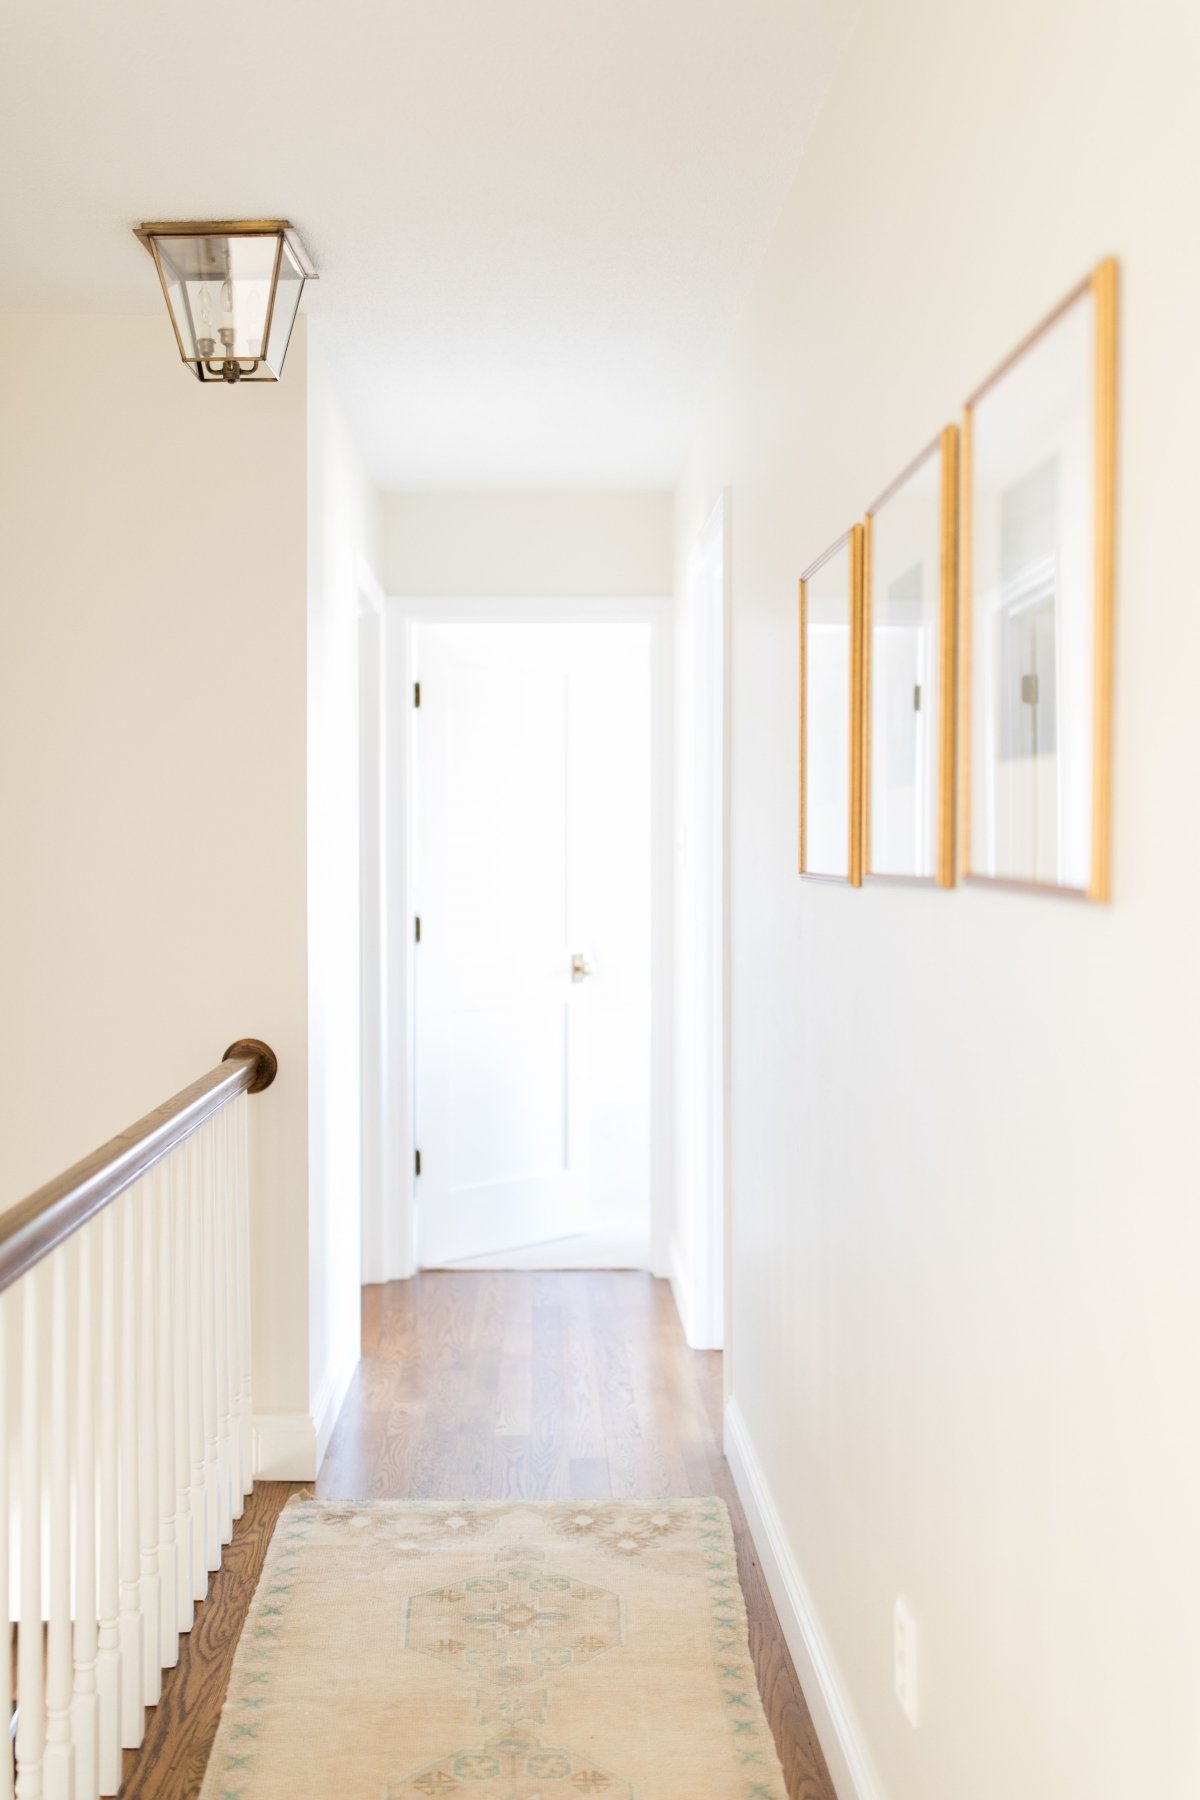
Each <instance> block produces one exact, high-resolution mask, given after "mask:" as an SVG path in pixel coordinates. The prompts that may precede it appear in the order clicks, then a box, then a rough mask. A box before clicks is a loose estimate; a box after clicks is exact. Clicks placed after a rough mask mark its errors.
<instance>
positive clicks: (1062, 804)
mask: <svg viewBox="0 0 1200 1800" xmlns="http://www.w3.org/2000/svg"><path fill="white" fill-rule="evenodd" d="M1117 286H1118V279H1117V264H1116V261H1115V259H1113V258H1107V259H1106V260H1105V261H1103V262H1101V263H1100V264H1099V265H1098V266H1097V267H1096V268H1095V269H1094V270H1093V271H1092V273H1091V274H1090V275H1089V276H1088V277H1087V278H1086V280H1084V281H1082V282H1081V283H1080V284H1079V286H1078V287H1076V288H1075V289H1073V291H1072V292H1071V293H1070V294H1068V295H1067V297H1066V298H1065V299H1064V300H1063V301H1062V302H1061V304H1060V305H1059V306H1057V307H1056V308H1055V309H1054V311H1053V312H1052V313H1051V314H1050V315H1049V316H1048V317H1047V318H1046V319H1044V320H1043V321H1042V323H1041V324H1040V325H1039V326H1038V327H1037V328H1036V330H1034V331H1033V332H1031V333H1030V334H1029V336H1028V337H1027V338H1026V339H1025V340H1024V341H1023V342H1022V343H1021V344H1020V345H1019V346H1018V347H1017V349H1016V350H1014V351H1013V352H1012V354H1011V355H1010V356H1009V357H1007V358H1006V360H1005V361H1004V362H1003V363H1001V364H1000V366H999V368H997V369H996V370H995V371H994V372H993V374H992V375H990V376H989V377H988V379H987V380H986V381H985V382H984V383H983V384H982V385H981V386H980V387H979V388H977V389H976V391H975V393H973V394H972V395H971V397H970V399H969V400H968V401H967V404H966V407H965V408H964V411H963V423H962V452H961V455H962V485H961V495H962V498H961V543H960V577H959V592H960V607H959V641H960V662H959V821H958V842H959V856H958V866H959V873H960V875H961V877H962V878H963V880H965V881H970V882H989V883H993V884H998V885H1001V886H1005V887H1010V888H1019V889H1023V890H1026V891H1031V892H1037V893H1051V894H1063V895H1074V896H1076V897H1078V898H1083V899H1089V900H1096V901H1104V900H1107V899H1108V897H1109V881H1110V871H1109V864H1110V830H1111V827H1110V804H1111V782H1112V772H1111V768H1112V635H1113V626H1112V615H1113V579H1114V547H1115V546H1114V540H1115V490H1116V412H1117ZM1089 340H1090V341H1089ZM1056 344H1058V345H1059V349H1058V350H1057V351H1056V350H1055V345H1056ZM1055 355H1057V356H1058V358H1059V365H1058V366H1056V364H1055V361H1054V358H1055ZM1035 369H1036V371H1037V374H1036V378H1035V373H1034V371H1035ZM1022 375H1023V377H1024V380H1025V383H1026V388H1025V395H1026V398H1025V400H1024V402H1022V400H1021V399H1020V395H1021V392H1022V390H1021V389H1020V387H1019V386H1018V385H1017V383H1018V380H1019V378H1020V377H1021V376H1022ZM1048 377H1049V379H1048ZM1056 381H1057V382H1058V384H1059V386H1060V387H1061V388H1062V391H1063V393H1064V394H1069V396H1070V397H1073V398H1074V400H1075V402H1076V412H1075V414H1074V415H1072V416H1070V419H1069V425H1070V431H1071V433H1072V434H1073V435H1072V436H1071V438H1070V441H1069V444H1068V449H1067V450H1065V451H1063V452H1062V455H1061V456H1060V458H1059V461H1060V462H1064V461H1065V464H1066V466H1067V468H1068V475H1069V480H1068V479H1064V480H1061V481H1060V480H1059V478H1058V464H1057V463H1056V464H1055V469H1054V471H1053V472H1054V480H1053V482H1050V481H1049V480H1045V481H1043V482H1042V486H1043V487H1044V488H1047V489H1053V493H1052V496H1051V497H1052V499H1053V500H1054V502H1055V506H1054V509H1053V516H1054V521H1055V524H1054V531H1055V532H1056V533H1057V536H1052V535H1051V533H1050V531H1049V528H1048V527H1046V526H1045V524H1044V520H1045V519H1046V518H1047V517H1048V516H1049V514H1050V512H1051V510H1052V509H1051V507H1050V506H1048V505H1047V504H1046V500H1045V496H1043V497H1042V499H1041V500H1040V501H1039V500H1038V499H1037V497H1036V496H1034V497H1032V498H1031V496H1030V494H1029V493H1024V494H1022V493H1021V492H1020V491H1019V490H1022V489H1024V488H1028V485H1029V483H1030V482H1031V481H1032V480H1033V478H1034V476H1035V475H1036V476H1045V475H1047V472H1048V471H1049V470H1050V464H1051V462H1053V461H1054V458H1053V457H1051V458H1049V459H1047V458H1046V457H1045V456H1044V455H1043V458H1042V461H1041V462H1040V463H1037V464H1035V463H1034V461H1033V460H1032V459H1033V458H1034V457H1035V456H1038V455H1042V452H1043V450H1044V448H1045V445H1044V444H1042V445H1041V446H1040V447H1039V445H1038V444H1037V443H1036V442H1032V441H1031V442H1030V443H1029V444H1028V445H1026V444H1024V443H1022V442H1021V438H1022V434H1021V432H1020V431H1018V430H1017V429H1015V426H1016V425H1017V424H1022V423H1023V424H1026V425H1027V426H1028V430H1027V432H1026V433H1025V436H1027V437H1029V438H1030V439H1031V440H1034V439H1035V438H1036V432H1035V431H1034V426H1035V424H1036V425H1037V426H1038V428H1039V429H1041V430H1042V431H1043V436H1045V435H1046V429H1047V428H1046V427H1045V420H1044V418H1043V416H1042V415H1044V414H1046V413H1047V411H1048V408H1049V405H1050V402H1049V401H1048V400H1047V398H1046V395H1047V390H1048V389H1051V390H1052V389H1053V386H1054V383H1055V382H1056ZM1072 381H1073V383H1074V385H1070V384H1071V383H1072ZM1081 385H1082V386H1084V387H1085V388H1086V389H1087V391H1086V392H1084V393H1082V394H1080V393H1078V392H1077V391H1076V390H1077V389H1078V388H1079V387H1080V386H1081ZM999 396H1003V397H1004V401H1003V403H1004V405H1007V407H1008V413H1007V415H1005V414H1004V412H1003V409H1002V407H1001V406H1000V405H999V403H998V397H999ZM1022 404H1024V405H1025V408H1026V414H1027V417H1023V416H1022V414H1021V405H1022ZM1060 413H1061V414H1062V416H1063V417H1067V416H1068V415H1067V409H1066V407H1065V405H1062V406H1060ZM1058 429H1059V430H1060V434H1061V439H1062V442H1063V443H1068V439H1067V435H1066V434H1067V427H1066V426H1063V425H1061V424H1059V426H1058ZM998 444H999V445H1000V446H1001V449H999V450H998V449H997V445H998ZM1014 446H1019V448H1014ZM1072 446H1073V448H1072ZM1006 456H1007V459H1008V466H1007V467H1004V466H1002V465H1004V462H1005V457H1006ZM985 464H986V468H984V465H985ZM981 468H983V470H984V472H983V473H981ZM997 470H999V472H1000V476H1001V477H1006V478H1007V479H1008V484H1009V485H1008V486H1007V488H1006V489H1002V487H1001V485H1000V480H999V479H998V476H997ZM1060 489H1062V490H1063V491H1064V492H1065V493H1066V495H1067V499H1066V500H1064V499H1063V498H1062V495H1061V494H1060V492H1059V490H1060ZM1080 491H1083V492H1084V495H1085V503H1086V504H1085V506H1082V507H1081V504H1080V501H1079V493H1080ZM981 496H982V498H981ZM1014 498H1016V499H1019V500H1020V505H1019V506H1013V507H1010V509H1009V510H1010V513H1012V514H1013V515H1014V518H1013V519H1011V520H1009V521H1007V522H1006V521H1005V519H1004V517H1003V514H1002V513H999V514H998V506H1002V504H1003V502H1005V501H1009V500H1013V499H1014ZM1088 509H1090V516H1089V517H1087V518H1086V523H1085V522H1084V513H1085V511H1086V510H1088ZM1064 519H1067V521H1068V523H1069V526H1070V528H1071V530H1070V536H1069V537H1068V532H1067V525H1064V524H1063V523H1062V521H1063V520H1064ZM981 520H982V528H981ZM1039 522H1040V523H1039ZM1006 524H1007V528H1006ZM1039 530H1040V531H1041V542H1040V546H1039V544H1037V543H1035V542H1034V540H1036V539H1037V538H1038V532H1039ZM983 532H986V535H987V542H986V543H985V544H983V546H982V547H981V536H982V534H983ZM1006 538H1007V539H1008V540H1010V541H1012V542H1014V543H1015V545H1016V548H1015V550H1014V551H1013V554H1012V555H1010V556H1009V557H1008V563H1009V565H1010V573H1008V574H1006V573H1005V556H1004V545H1005V540H1006ZM1022 540H1024V541H1022ZM1047 543H1048V544H1049V545H1050V548H1049V550H1048V551H1047V550H1046V549H1045V545H1046V544H1047ZM1064 544H1065V545H1066V546H1067V548H1066V549H1065V550H1064ZM997 546H998V548H997ZM1031 546H1032V547H1031ZM1039 547H1040V549H1041V551H1042V554H1041V555H1040V560H1039V559H1038V557H1036V556H1035V555H1034V550H1036V549H1038V548H1039ZM1022 557H1023V558H1024V563H1023V564H1022ZM1035 565H1036V567H1037V568H1040V569H1042V570H1043V571H1045V572H1044V573H1043V574H1042V575H1041V576H1040V577H1039V579H1041V580H1042V581H1043V583H1044V585H1045V587H1046V591H1047V593H1048V596H1049V598H1048V600H1045V601H1041V600H1038V599H1037V597H1036V595H1035V599H1034V601H1030V599H1029V598H1028V596H1027V595H1025V596H1023V595H1022V594H1021V593H1020V586H1021V583H1022V581H1023V582H1024V583H1025V586H1026V587H1027V588H1031V587H1035V586H1036V582H1035V580H1034V579H1033V577H1031V576H1030V575H1029V570H1030V569H1031V568H1034V567H1035ZM1012 570H1015V571H1016V572H1015V573H1011V571H1012ZM1006 588H1011V589H1012V590H1013V592H1014V593H1015V594H1016V596H1017V601H1016V602H1014V604H1017V603H1019V604H1020V605H1021V606H1022V607H1024V609H1025V613H1026V615H1027V616H1032V614H1033V613H1034V612H1036V611H1038V610H1039V609H1040V612H1041V614H1042V615H1043V617H1046V616H1048V618H1049V624H1048V626H1045V625H1044V626H1039V627H1038V629H1039V630H1041V631H1042V633H1043V637H1044V641H1045V642H1046V644H1047V645H1048V651H1047V653H1046V656H1045V658H1044V661H1045V663H1046V664H1047V665H1048V670H1049V680H1048V681H1046V680H1045V678H1044V677H1043V676H1042V675H1041V674H1040V673H1039V672H1038V669H1037V667H1036V666H1035V667H1034V670H1033V672H1032V673H1025V672H1022V670H1023V669H1024V664H1023V663H1022V662H1021V661H1020V660H1018V659H1015V658H1014V656H1013V655H1012V654H1010V653H1009V652H1008V651H1006V650H1005V648H1004V647H1003V645H1002V646H1001V648H1000V650H999V651H998V650H997V649H996V647H995V646H996V642H997V639H998V636H1000V635H1003V634H1006V633H1008V631H1009V625H1010V622H1011V621H1010V617H1009V607H1008V602H1007V600H1006V599H1005V593H1006ZM1089 589H1090V592H1089ZM1072 595H1074V598H1073V600H1072V598H1071V597H1072ZM985 608H988V609H990V610H988V611H987V612H986V614H985V626H986V632H987V636H986V638H985V649H984V652H983V653H982V654H980V653H979V651H978V645H977V640H978V639H979V638H980V636H981V625H980V617H979V616H978V615H979V614H980V613H981V611H983V609H985ZM1014 616H1015V615H1014ZM1021 630H1022V631H1023V632H1024V634H1025V637H1026V638H1027V639H1032V633H1033V628H1032V627H1030V626H1028V625H1022V626H1021ZM1069 631H1070V632H1073V638H1072V639H1071V641H1069V642H1068V641H1067V639H1068V636H1069ZM1088 657H1090V668H1082V667H1081V666H1080V665H1081V663H1083V662H1084V661H1086V660H1087V658H1088ZM1034 661H1035V665H1036V652H1035V653H1034ZM1018 684H1019V699H1020V702H1021V703H1023V704H1024V705H1025V706H1027V707H1029V708H1031V709H1032V711H1033V714H1034V716H1035V718H1036V715H1037V713H1038V711H1039V710H1040V708H1041V707H1042V706H1043V705H1044V704H1045V698H1044V693H1051V694H1052V695H1053V701H1052V706H1051V709H1050V714H1049V726H1048V729H1047V730H1046V731H1045V732H1043V734H1042V735H1043V737H1044V739H1045V740H1046V742H1047V743H1048V744H1049V749H1048V750H1046V751H1043V750H1042V748H1041V745H1040V742H1039V737H1038V730H1037V726H1036V723H1034V724H1033V725H1032V726H1031V727H1030V734H1031V737H1032V749H1029V748H1028V747H1027V746H1026V745H1025V744H1024V743H1023V742H1018V741H1017V739H1016V735H1015V734H1016V730H1017V727H1014V726H1012V725H1011V723H1010V724H1009V725H1008V726H1007V727H1005V724H1004V721H1005V720H1009V721H1011V720H1012V719H1014V718H1016V717H1017V715H1018V714H1019V712H1020V706H1019V705H1018V703H1017V699H1016V695H1017V693H1018ZM997 691H999V693H1000V698H999V700H997V699H996V693H997ZM1064 695H1065V697H1066V703H1064ZM981 712H982V713H983V714H984V720H983V723H982V724H981V723H980V720H979V718H978V716H977V715H978V714H979V713H981ZM997 719H999V720H1000V726H999V727H998V726H997V723H996V721H997ZM1005 729H1007V731H1008V742H1007V743H1006V742H1004V741H1003V740H1004V732H1005ZM1021 729H1024V727H1023V726H1022V727H1021ZM1014 746H1015V747H1014ZM1022 783H1023V784H1025V786H1026V787H1027V788H1028V790H1029V793H1030V794H1032V796H1033V798H1032V799H1026V800H1024V801H1021V802H1020V803H1017V802H1014V801H1012V799H1011V798H1010V796H1011V795H1012V793H1013V792H1015V791H1016V790H1017V787H1018V785H1019V784H1022ZM997 795H999V799H997ZM1042 796H1045V799H1044V800H1043V799H1042V798H1041V797H1042ZM1030 814H1032V818H1033V825H1032V828H1031V827H1030V825H1029V822H1028V816H1029V815H1030ZM1010 815H1011V819H1010ZM1011 820H1016V824H1015V825H1014V824H1012V823H1011ZM1051 840H1053V844H1052V846H1051Z"/></svg>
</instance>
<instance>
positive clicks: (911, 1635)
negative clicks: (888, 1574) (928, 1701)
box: [892, 1594, 917, 1726]
mask: <svg viewBox="0 0 1200 1800" xmlns="http://www.w3.org/2000/svg"><path fill="white" fill-rule="evenodd" d="M892 1624H893V1631H892V1640H893V1644H892V1662H893V1671H894V1679H895V1683H896V1698H897V1700H898V1701H899V1702H900V1705H901V1706H902V1707H903V1709H904V1716H905V1718H906V1719H907V1720H908V1722H909V1724H910V1725H913V1726H915V1725H916V1723H917V1621H916V1620H915V1619H914V1618H913V1616H912V1610H911V1608H910V1607H909V1604H908V1601H907V1600H906V1599H905V1598H904V1595H903V1594H897V1595H896V1605H895V1610H894V1612H893V1618H892Z"/></svg>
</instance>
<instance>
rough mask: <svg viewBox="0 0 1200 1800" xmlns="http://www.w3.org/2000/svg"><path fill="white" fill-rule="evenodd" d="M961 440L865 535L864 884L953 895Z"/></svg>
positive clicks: (936, 450)
mask: <svg viewBox="0 0 1200 1800" xmlns="http://www.w3.org/2000/svg"><path fill="white" fill-rule="evenodd" d="M957 539H958V432H957V430H956V429H955V427H954V426H953V425H948V426H947V427H946V429H945V430H944V431H943V432H942V434H941V436H940V438H938V439H937V440H936V441H935V442H934V443H932V444H931V445H930V446H929V448H928V449H927V450H925V451H924V452H923V453H922V454H921V455H920V456H919V457H918V458H917V460H916V461H915V462H914V463H912V464H910V466H909V467H908V468H907V469H906V470H905V472H904V474H903V475H901V476H900V477H899V478H898V479H897V480H896V481H894V482H893V483H892V485H891V487H889V488H888V490H887V491H886V493H884V494H883V495H882V496H881V497H880V498H879V499H878V500H877V501H876V502H875V504H874V506H873V507H872V508H871V510H870V512H869V513H868V514H867V518H866V523H865V524H864V526H863V874H864V877H866V878H868V879H870V878H872V877H883V878H885V879H889V880H895V881H931V882H932V881H936V882H939V883H940V884H941V886H942V887H952V886H953V884H954V687H955V666H954V651H955V645H954V628H955V594H956V587H957V569H956V561H957V550H958V544H957Z"/></svg>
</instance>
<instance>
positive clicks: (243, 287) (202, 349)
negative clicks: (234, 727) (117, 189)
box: [155, 236, 295, 362]
mask: <svg viewBox="0 0 1200 1800" xmlns="http://www.w3.org/2000/svg"><path fill="white" fill-rule="evenodd" d="M155 242H156V248H157V251H158V256H159V260H160V263H161V265H162V271H163V278H164V281H165V284H166V288H167V299H168V301H169V302H170V306H171V311H172V313H173V315H174V318H175V324H176V327H177V329H178V331H179V336H180V340H181V342H182V345H183V354H184V356H185V357H186V358H187V359H188V360H189V361H195V360H197V359H199V360H202V361H206V362H208V361H211V362H222V361H224V359H225V358H226V357H235V358H237V359H238V360H239V361H242V362H250V361H253V360H254V359H255V358H257V357H261V356H262V353H263V335H264V332H265V329H266V322H267V308H268V305H269V302H270V296H271V278H272V276H273V274H274V271H275V255H276V249H277V246H278V243H279V239H278V238H277V237H274V236H270V237H266V236H264V237H244V238H237V237H231V238H222V237H161V238H158V239H156V240H155ZM292 311H293V313H294V311H295V307H294V306H293V308H292Z"/></svg>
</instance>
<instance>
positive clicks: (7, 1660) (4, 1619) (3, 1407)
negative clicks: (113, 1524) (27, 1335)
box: [0, 1294, 14, 1800]
mask: <svg viewBox="0 0 1200 1800" xmlns="http://www.w3.org/2000/svg"><path fill="white" fill-rule="evenodd" d="M9 1367H10V1364H9V1355H8V1295H7V1294H0V1651H2V1653H3V1657H4V1663H3V1668H4V1712H3V1716H2V1719H0V1724H2V1725H3V1737H2V1738H0V1800H12V1792H13V1774H14V1771H13V1760H12V1745H11V1743H10V1741H9V1735H8V1734H9V1719H10V1717H11V1714H12V1706H11V1700H12V1679H11V1670H12V1624H11V1621H10V1617H9V1612H10V1607H9V1593H8V1537H9V1520H10V1517H11V1514H10V1512H9V1492H8V1466H9V1436H8V1432H9V1424H8V1371H9Z"/></svg>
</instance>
